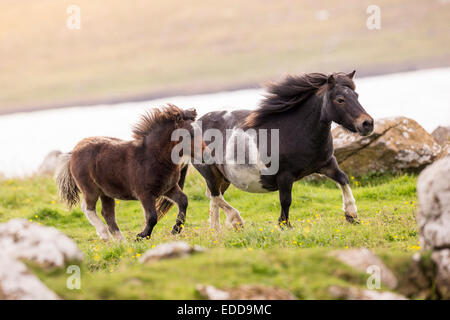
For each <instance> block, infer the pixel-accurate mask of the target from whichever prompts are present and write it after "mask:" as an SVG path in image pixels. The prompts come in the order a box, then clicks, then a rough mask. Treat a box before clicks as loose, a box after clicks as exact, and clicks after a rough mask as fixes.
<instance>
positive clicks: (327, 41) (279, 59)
mask: <svg viewBox="0 0 450 320" xmlns="http://www.w3.org/2000/svg"><path fill="white" fill-rule="evenodd" d="M72 4H73V2H72V1H68V0H60V1H54V0H40V1H23V0H22V1H18V0H3V1H1V4H0V21H1V23H0V38H1V39H2V40H1V42H0V57H1V59H0V70H1V72H0V87H1V88H2V90H0V113H1V112H8V111H14V110H22V109H27V108H34V107H40V106H47V105H62V104H74V103H75V104H77V103H93V102H95V101H115V100H118V99H125V100H126V99H130V98H131V97H142V96H152V95H154V94H159V95H166V96H167V95H170V94H173V93H183V92H185V93H192V92H202V91H215V90H218V89H223V88H236V87H241V86H247V85H253V84H258V83H261V82H264V81H268V80H271V79H274V78H277V77H278V76H280V75H282V74H285V73H296V72H309V71H324V72H330V71H338V70H342V71H351V70H353V69H355V68H356V69H357V70H358V74H357V75H358V76H361V75H364V74H374V73H386V72H394V71H400V70H407V69H415V68H422V67H426V66H441V65H448V63H449V61H450V59H449V57H450V46H449V45H448V43H449V42H450V32H449V26H448V21H449V20H450V5H449V4H448V3H444V2H443V1H429V0H378V1H376V4H377V5H378V6H379V7H380V9H381V29H380V30H369V29H368V28H367V27H366V20H367V18H368V17H369V15H368V14H367V12H366V9H367V7H368V6H369V5H371V4H374V3H373V1H372V0H347V1H345V2H338V1H332V0H320V1H308V0H301V1H300V0H282V1H279V0H269V1H259V0H248V1H239V0H228V1H219V0H217V1H207V2H205V1H201V0H195V1H188V2H187V1H181V0H175V1H162V0H153V1H144V0H131V1H122V0H109V1H107V3H105V2H103V1H90V0H78V1H76V4H77V5H78V6H79V7H80V9H81V29H80V30H69V29H68V28H67V27H66V21H67V19H68V16H69V15H68V14H67V13H66V9H67V7H68V6H69V5H72Z"/></svg>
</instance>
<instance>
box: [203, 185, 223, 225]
mask: <svg viewBox="0 0 450 320" xmlns="http://www.w3.org/2000/svg"><path fill="white" fill-rule="evenodd" d="M205 194H206V196H207V197H208V198H209V199H210V200H209V227H210V228H211V229H213V230H217V231H220V229H221V227H220V212H219V211H220V209H219V206H218V205H217V203H216V202H215V201H213V200H212V197H211V191H209V189H208V187H206V193H205Z"/></svg>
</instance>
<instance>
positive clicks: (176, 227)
mask: <svg viewBox="0 0 450 320" xmlns="http://www.w3.org/2000/svg"><path fill="white" fill-rule="evenodd" d="M181 230H183V228H182V227H181V226H178V225H174V226H173V228H172V234H173V235H177V234H179V233H180V232H181Z"/></svg>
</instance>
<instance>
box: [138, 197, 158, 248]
mask: <svg viewBox="0 0 450 320" xmlns="http://www.w3.org/2000/svg"><path fill="white" fill-rule="evenodd" d="M139 200H140V201H141V203H142V207H143V208H144V216H145V228H144V230H142V232H141V233H138V235H137V239H138V240H139V238H142V239H143V238H147V239H150V236H151V235H152V231H153V228H154V227H155V225H156V223H157V222H158V214H157V213H156V199H155V197H154V196H152V195H147V196H145V197H143V198H139Z"/></svg>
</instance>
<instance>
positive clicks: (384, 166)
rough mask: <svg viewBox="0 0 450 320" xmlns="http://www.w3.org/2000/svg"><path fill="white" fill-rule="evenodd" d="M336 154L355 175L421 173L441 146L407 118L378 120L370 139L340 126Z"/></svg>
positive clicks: (334, 136) (335, 143)
mask: <svg viewBox="0 0 450 320" xmlns="http://www.w3.org/2000/svg"><path fill="white" fill-rule="evenodd" d="M332 134H333V144H334V155H335V156H336V159H337V160H338V163H339V165H340V167H341V169H342V170H344V171H345V172H348V173H352V174H357V175H361V174H366V173H370V172H386V171H391V172H397V171H401V170H410V171H419V170H421V169H423V168H424V167H425V166H427V165H429V164H431V163H432V162H433V161H435V160H436V159H437V158H438V157H439V156H440V155H441V153H442V147H441V146H440V145H439V144H438V143H437V142H436V141H435V140H434V138H433V137H432V136H431V135H430V134H429V133H428V132H427V131H425V129H424V128H422V127H421V126H420V125H419V124H418V123H417V122H416V121H414V120H412V119H408V118H405V117H397V118H386V119H379V120H376V121H375V128H374V131H373V133H372V134H371V135H370V136H367V137H362V136H360V135H358V134H356V133H351V132H349V131H347V130H346V129H344V128H343V127H341V126H339V127H337V128H335V129H334V130H333V131H332Z"/></svg>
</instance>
